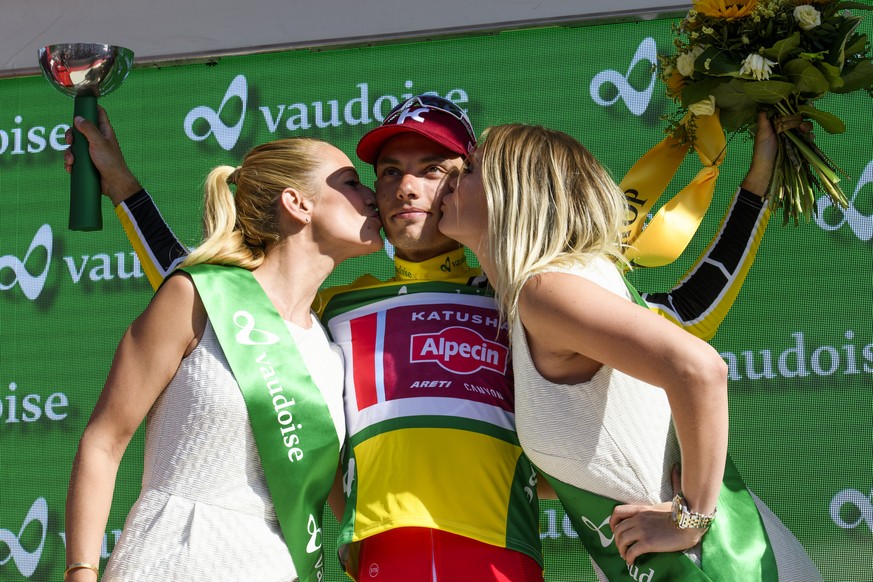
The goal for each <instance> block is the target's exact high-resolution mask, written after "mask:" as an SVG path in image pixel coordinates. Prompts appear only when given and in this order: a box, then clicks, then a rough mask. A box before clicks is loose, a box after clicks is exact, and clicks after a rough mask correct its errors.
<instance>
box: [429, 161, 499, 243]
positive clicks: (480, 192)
mask: <svg viewBox="0 0 873 582" xmlns="http://www.w3.org/2000/svg"><path fill="white" fill-rule="evenodd" d="M441 212H442V218H441V220H440V222H439V229H440V232H441V233H443V234H444V235H446V236H448V237H451V238H452V239H453V240H456V241H458V242H459V243H461V244H462V245H464V246H465V247H467V248H469V249H470V250H471V251H473V252H474V253H475V254H476V256H477V257H479V258H480V259H481V258H482V257H486V258H487V256H488V253H487V252H486V249H485V248H484V244H485V232H486V231H487V229H488V203H487V201H486V198H485V189H484V187H483V186H482V172H481V171H480V167H479V159H478V157H477V156H476V155H475V154H473V155H471V156H470V158H469V159H468V161H467V162H466V163H465V164H464V166H463V169H462V171H461V174H460V175H459V176H458V179H457V180H452V181H451V182H450V184H449V187H448V188H447V192H446V194H445V195H444V196H443V198H442V207H441Z"/></svg>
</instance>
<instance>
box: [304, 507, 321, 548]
mask: <svg viewBox="0 0 873 582" xmlns="http://www.w3.org/2000/svg"><path fill="white" fill-rule="evenodd" d="M306 531H307V532H309V541H308V542H306V553H307V554H311V553H313V552H317V551H318V550H320V549H321V539H320V538H321V528H320V527H318V522H317V521H316V520H315V516H314V515H312V514H311V513H310V514H309V522H308V523H307V524H306Z"/></svg>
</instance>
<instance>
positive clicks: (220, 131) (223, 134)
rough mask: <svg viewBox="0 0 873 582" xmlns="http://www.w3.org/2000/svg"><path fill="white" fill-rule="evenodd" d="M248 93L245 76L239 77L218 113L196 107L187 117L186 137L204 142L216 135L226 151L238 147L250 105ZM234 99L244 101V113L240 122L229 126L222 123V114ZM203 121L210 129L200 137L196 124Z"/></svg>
mask: <svg viewBox="0 0 873 582" xmlns="http://www.w3.org/2000/svg"><path fill="white" fill-rule="evenodd" d="M248 93H249V90H248V83H247V82H246V78H245V75H237V76H236V78H234V80H233V81H231V83H230V87H228V88H227V92H226V93H225V94H224V99H222V101H221V105H219V106H218V111H217V112H216V111H214V110H213V109H210V108H209V107H206V106H205V105H201V106H200V107H195V108H194V109H192V110H191V111H189V112H188V115H186V116H185V135H187V136H188V137H189V138H190V139H191V140H193V141H203V140H204V139H206V138H207V137H209V136H210V135H214V136H215V140H216V141H217V142H218V145H220V146H221V147H222V148H224V150H225V151H227V150H230V149H231V148H233V146H235V145H236V142H237V140H238V139H239V134H240V132H241V131H242V125H243V120H244V119H245V115H246V104H247V103H248ZM234 97H239V98H240V99H242V112H241V113H240V116H239V121H237V122H236V124H235V125H233V126H227V125H225V124H224V122H223V121H221V112H222V110H224V106H225V105H227V102H228V101H230V100H231V99H232V98H234ZM201 119H203V120H205V121H206V123H207V125H208V127H209V129H207V130H206V133H204V134H203V135H199V134H197V133H196V132H195V131H194V124H195V123H196V122H197V121H199V120H201Z"/></svg>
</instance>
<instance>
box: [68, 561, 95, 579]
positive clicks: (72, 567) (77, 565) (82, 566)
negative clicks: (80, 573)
mask: <svg viewBox="0 0 873 582" xmlns="http://www.w3.org/2000/svg"><path fill="white" fill-rule="evenodd" d="M73 570H91V571H92V572H94V573H95V574H97V576H100V571H99V570H97V566H95V565H93V564H89V563H88V562H76V563H75V564H70V565H69V566H67V569H66V570H64V580H66V579H67V575H68V574H69V573H70V572H72V571H73Z"/></svg>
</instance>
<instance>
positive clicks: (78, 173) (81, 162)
mask: <svg viewBox="0 0 873 582" xmlns="http://www.w3.org/2000/svg"><path fill="white" fill-rule="evenodd" d="M73 115H74V116H78V117H84V118H85V119H87V120H88V121H90V122H92V123H97V97H95V96H94V95H77V96H76V97H75V104H74V106H73ZM71 147H72V148H73V155H74V156H75V158H76V159H75V161H74V162H73V169H72V172H71V175H70V223H69V227H70V230H80V231H91V230H102V229H103V216H102V214H101V213H100V173H99V172H98V171H97V168H95V167H94V163H93V162H92V161H91V154H90V153H89V152H88V139H87V138H86V137H85V136H84V135H82V134H81V133H80V132H79V131H78V130H77V129H76V128H75V127H74V128H73V145H72V146H71Z"/></svg>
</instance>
